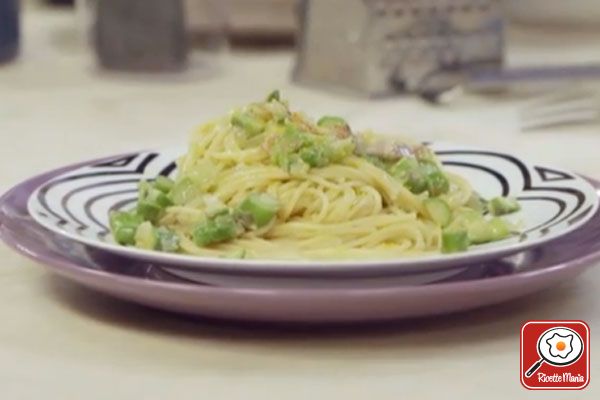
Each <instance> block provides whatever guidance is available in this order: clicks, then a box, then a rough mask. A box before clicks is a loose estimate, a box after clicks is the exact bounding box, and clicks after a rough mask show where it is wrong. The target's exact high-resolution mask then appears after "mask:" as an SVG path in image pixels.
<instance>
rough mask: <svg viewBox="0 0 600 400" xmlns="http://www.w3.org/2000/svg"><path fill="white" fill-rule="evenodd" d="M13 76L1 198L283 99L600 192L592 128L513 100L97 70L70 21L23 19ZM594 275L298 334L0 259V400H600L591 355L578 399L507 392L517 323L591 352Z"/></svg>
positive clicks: (230, 63) (246, 63)
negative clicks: (141, 299)
mask: <svg viewBox="0 0 600 400" xmlns="http://www.w3.org/2000/svg"><path fill="white" fill-rule="evenodd" d="M25 17H26V18H25V19H26V20H25V27H24V31H25V32H24V33H25V43H24V49H23V54H22V57H21V58H20V59H19V61H18V62H16V63H14V64H11V65H7V66H3V67H0V132H1V134H0V152H1V155H2V157H0V191H5V190H7V189H8V188H9V187H10V186H12V185H13V184H16V183H18V182H19V181H21V180H23V179H24V178H26V177H28V176H30V175H32V174H35V173H37V172H40V171H43V170H46V169H49V168H54V167H57V166H60V165H63V164H69V163H72V162H75V161H78V160H82V159H90V158H94V157H99V156H102V155H107V154H114V153H119V152H125V151H129V150H131V149H139V148H147V147H160V146H164V145H169V144H172V143H174V142H182V141H184V140H185V135H186V132H188V131H190V130H191V128H192V127H193V126H195V125H196V124H198V123H199V122H201V121H203V120H204V119H205V118H207V117H210V116H213V115H218V114H219V113H223V112H224V111H226V110H227V109H228V108H230V107H231V106H232V105H240V104H244V103H246V102H247V101H251V100H253V99H256V98H260V97H262V96H263V95H264V94H266V93H268V92H269V91H270V90H271V89H273V88H280V89H281V90H282V92H283V94H284V96H286V97H287V98H289V99H291V100H292V103H293V104H294V105H295V106H296V107H298V108H300V109H305V110H307V112H308V113H310V114H315V115H318V114H319V113H322V112H324V110H327V112H328V113H331V114H339V115H342V116H345V117H347V118H348V119H349V120H350V121H351V122H353V123H354V124H355V125H356V126H358V127H366V126H373V127H374V128H381V129H386V130H388V131H389V130H390V127H397V129H398V132H395V129H394V132H391V133H405V134H406V133H408V134H411V135H416V136H418V137H422V138H426V139H433V140H447V139H451V140H453V141H456V142H468V143H472V144H475V145H477V144H481V145H485V146H486V147H492V148H497V149H499V150H508V151H512V152H515V153H518V154H521V155H524V156H526V157H527V158H530V159H531V158H533V159H537V160H539V161H541V162H547V163H552V164H555V165H557V166H560V167H564V168H568V169H573V170H577V171H580V172H582V173H585V174H588V175H590V176H594V177H596V178H599V177H600V158H599V157H598V150H597V149H598V143H599V140H600V130H599V129H598V127H597V126H586V127H571V128H566V129H558V130H548V131H541V132H535V133H534V132H532V133H521V132H519V131H518V129H517V122H516V121H517V120H516V115H517V111H518V105H519V104H520V102H521V101H522V100H521V99H520V98H518V97H515V95H513V96H495V97H481V96H466V97H464V98H462V99H460V100H458V101H457V102H455V103H453V104H451V105H450V106H448V107H443V108H432V107H431V106H428V105H426V104H423V103H422V102H420V101H418V100H415V99H408V98H390V99H384V100H379V101H367V100H365V99H357V98H351V97H341V96H338V95H335V94H330V93H325V92H318V91H314V90H310V89H307V88H303V87H297V86H294V85H292V84H290V83H289V79H288V77H289V72H290V68H291V65H292V57H291V54H290V53H288V52H286V51H268V52H265V51H263V52H251V51H234V52H232V53H231V54H229V55H228V56H227V57H226V58H225V60H224V61H223V67H222V69H221V70H220V73H219V75H217V76H213V77H210V78H202V77H201V75H202V74H199V73H198V74H196V73H191V74H189V76H186V77H185V78H183V79H181V80H178V81H176V82H173V81H163V80H159V81H150V80H148V79H143V78H137V79H131V78H123V77H120V76H113V75H109V74H105V73H100V72H99V71H97V70H95V68H94V67H93V62H92V59H91V56H90V54H89V53H88V52H87V50H86V49H85V48H84V47H82V46H81V43H78V42H77V41H76V40H75V39H74V37H75V36H74V32H73V30H74V21H73V17H72V16H71V15H70V14H68V12H66V11H58V12H57V11H52V12H51V11H47V10H43V9H42V10H37V9H33V10H28V11H27V12H26V14H25ZM556 34H557V35H559V37H560V38H561V42H562V43H564V44H565V45H564V47H563V48H561V50H560V51H559V52H558V53H557V49H556V46H555V43H557V41H556V40H555V39H552V36H551V35H550V33H548V32H543V34H535V33H532V32H528V33H527V32H526V33H523V32H516V33H514V34H513V36H512V37H511V38H513V39H515V43H516V44H515V45H514V46H513V47H512V48H511V53H510V60H511V62H512V63H516V64H518V63H526V62H531V61H532V60H534V61H538V62H539V61H540V60H548V61H556V59H557V54H559V55H560V60H584V59H585V60H588V59H589V60H593V59H596V60H598V59H600V47H599V46H597V44H596V43H597V35H591V36H590V34H587V33H578V34H571V35H561V34H560V33H556ZM599 290H600V268H591V269H590V270H589V271H588V272H586V273H585V274H584V275H583V276H581V277H580V278H579V279H577V280H574V281H571V282H565V283H564V284H563V285H562V286H560V287H558V288H556V289H554V290H551V291H546V292H543V293H540V294H538V295H534V296H531V297H527V298H525V299H521V300H518V301H515V302H512V303H508V304H505V305H500V306H496V307H492V308H486V309H483V310H477V311H473V312H468V313H465V314H460V315H453V316H447V317H439V318H433V319H426V320H418V321H411V322H399V323H394V324H383V325H379V326H371V327H368V326H363V327H343V328H326V329H317V330H315V329H310V328H303V329H294V330H289V329H288V330H286V329H283V328H276V327H268V326H257V325H241V326H240V325H235V324H223V323H217V322H214V321H209V320H202V319H187V318H184V317H179V316H174V315H170V314H167V313H163V312H160V311H154V310H149V309H146V308H142V307H139V306H135V305H131V304H127V303H124V302H121V301H118V300H114V299H111V298H108V297H105V296H102V295H99V294H96V293H93V292H90V291H88V290H85V289H82V288H80V287H78V286H75V285H73V284H71V283H68V282H66V281H63V280H60V279H59V278H56V277H54V276H52V275H50V274H49V273H47V272H46V271H45V270H44V268H42V267H41V266H39V265H35V264H34V263H32V262H30V261H28V260H26V259H25V258H23V257H21V256H19V255H17V254H15V253H13V252H12V251H10V250H9V249H8V248H7V247H6V246H4V245H0V315H2V316H3V322H2V324H1V325H0V393H1V394H0V397H1V398H2V399H7V400H8V399H10V400H17V399H42V398H43V399H48V400H50V399H57V400H58V399H60V400H64V399H82V398H85V399H88V400H95V399H112V400H118V399H133V398H136V399H198V398H209V399H220V398H227V399H235V398H240V399H283V398H285V399H288V398H289V399H305V398H327V399H337V398H340V399H354V398H356V399H364V398H374V399H388V398H389V399H397V398H418V399H430V398H431V399H439V398H460V399H468V398H487V399H496V398H497V399H505V398H513V399H517V398H556V399H558V398H561V399H564V398H599V395H600V386H599V385H598V384H597V382H596V379H598V375H600V357H599V356H597V355H595V354H596V353H595V352H592V353H593V354H592V364H591V370H592V383H591V385H590V386H589V387H588V388H587V389H586V390H585V391H582V392H544V393H539V392H536V393H534V392H528V391H527V390H525V389H524V388H522V387H521V385H520V383H519V360H518V354H519V329H520V326H521V324H522V323H523V322H524V321H526V320H528V319H563V318H564V319H582V320H585V321H587V322H588V323H589V325H590V326H591V330H592V342H593V344H592V346H594V344H597V343H598V342H599V341H600V312H599V310H600V297H599V296H597V293H598V291H599Z"/></svg>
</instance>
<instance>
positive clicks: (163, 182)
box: [154, 175, 175, 193]
mask: <svg viewBox="0 0 600 400" xmlns="http://www.w3.org/2000/svg"><path fill="white" fill-rule="evenodd" d="M173 186H175V182H174V181H173V180H172V179H170V178H167V177H166V176H162V175H159V176H158V177H156V180H155V181H154V187H155V188H156V189H158V190H160V191H161V192H163V193H169V192H170V191H171V189H173Z"/></svg>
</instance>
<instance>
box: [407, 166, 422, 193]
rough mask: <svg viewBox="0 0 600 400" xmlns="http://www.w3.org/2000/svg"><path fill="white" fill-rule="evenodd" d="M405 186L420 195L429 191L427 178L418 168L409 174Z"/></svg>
mask: <svg viewBox="0 0 600 400" xmlns="http://www.w3.org/2000/svg"><path fill="white" fill-rule="evenodd" d="M404 185H405V186H406V187H407V188H408V190H410V191H411V192H413V193H414V194H420V193H423V192H425V191H426V190H427V177H426V176H425V175H424V174H423V172H422V171H421V170H420V169H419V168H417V169H415V170H412V171H410V172H409V173H408V175H407V177H406V180H405V181H404Z"/></svg>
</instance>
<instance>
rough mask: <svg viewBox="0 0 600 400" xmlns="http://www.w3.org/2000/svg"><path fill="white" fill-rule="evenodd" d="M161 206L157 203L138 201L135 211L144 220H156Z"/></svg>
mask: <svg viewBox="0 0 600 400" xmlns="http://www.w3.org/2000/svg"><path fill="white" fill-rule="evenodd" d="M162 211H163V208H162V207H160V206H159V205H158V204H155V203H151V202H147V201H140V202H139V203H138V205H137V213H138V214H139V215H140V216H141V217H142V218H143V219H144V220H146V221H156V220H158V218H160V215H161V213H162Z"/></svg>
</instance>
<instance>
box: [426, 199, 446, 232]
mask: <svg viewBox="0 0 600 400" xmlns="http://www.w3.org/2000/svg"><path fill="white" fill-rule="evenodd" d="M423 207H425V212H426V213H427V215H428V216H429V218H431V219H432V220H433V221H434V222H435V223H436V224H438V225H440V226H441V227H446V226H447V225H448V224H449V223H450V219H451V217H452V211H451V210H450V207H449V206H448V204H446V202H445V201H444V200H442V199H438V198H431V199H426V200H425V201H424V202H423Z"/></svg>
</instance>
